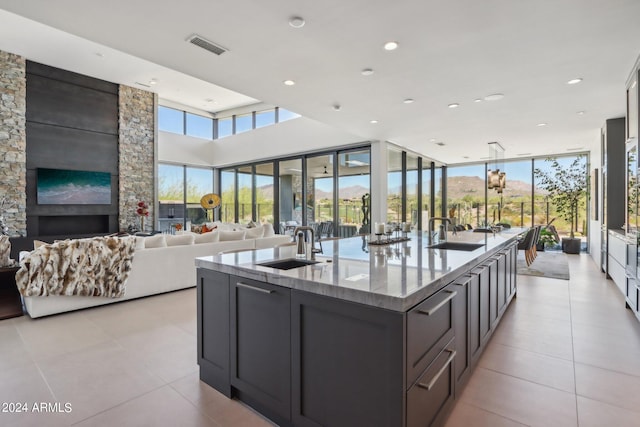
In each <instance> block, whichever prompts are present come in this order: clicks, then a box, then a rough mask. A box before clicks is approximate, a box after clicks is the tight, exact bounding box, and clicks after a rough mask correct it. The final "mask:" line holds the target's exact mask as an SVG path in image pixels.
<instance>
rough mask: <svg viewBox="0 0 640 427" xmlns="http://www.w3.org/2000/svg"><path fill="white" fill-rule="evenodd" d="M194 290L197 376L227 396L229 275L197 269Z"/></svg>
mask: <svg viewBox="0 0 640 427" xmlns="http://www.w3.org/2000/svg"><path fill="white" fill-rule="evenodd" d="M197 293H198V303H197V311H198V316H197V317H198V364H199V365H200V378H201V379H202V380H203V381H205V382H206V383H207V384H209V385H211V386H212V387H214V388H215V389H216V390H218V391H220V392H221V393H224V394H225V395H227V396H229V397H230V396H231V388H230V387H231V386H230V383H229V372H230V365H229V363H230V362H229V276H228V275H227V274H223V273H217V272H214V271H211V270H204V269H198V286H197Z"/></svg>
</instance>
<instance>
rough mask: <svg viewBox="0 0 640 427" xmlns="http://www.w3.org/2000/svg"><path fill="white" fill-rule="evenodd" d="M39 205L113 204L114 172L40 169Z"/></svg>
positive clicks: (38, 185)
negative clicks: (112, 186)
mask: <svg viewBox="0 0 640 427" xmlns="http://www.w3.org/2000/svg"><path fill="white" fill-rule="evenodd" d="M37 182H38V184H37V197H38V204H39V205H109V204H111V174H110V173H108V172H90V171H74V170H64V169H38V181H37Z"/></svg>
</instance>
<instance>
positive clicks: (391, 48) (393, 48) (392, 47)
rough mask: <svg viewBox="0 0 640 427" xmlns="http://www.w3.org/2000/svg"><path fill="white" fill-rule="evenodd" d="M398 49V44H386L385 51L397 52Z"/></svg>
mask: <svg viewBox="0 0 640 427" xmlns="http://www.w3.org/2000/svg"><path fill="white" fill-rule="evenodd" d="M397 48H398V42H386V43H385V44H384V50H396V49H397Z"/></svg>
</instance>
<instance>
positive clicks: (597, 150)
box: [589, 132, 624, 266]
mask: <svg viewBox="0 0 640 427" xmlns="http://www.w3.org/2000/svg"><path fill="white" fill-rule="evenodd" d="M601 151H602V150H601V147H600V132H598V133H597V134H596V135H594V142H593V143H592V144H591V153H590V157H589V160H590V163H591V164H590V167H589V176H591V175H592V174H593V173H594V170H595V169H598V175H599V176H598V189H597V194H598V207H597V209H598V220H597V221H594V220H591V218H593V213H592V212H589V254H590V255H591V258H593V261H594V262H595V263H596V265H598V266H599V265H600V246H601V244H602V239H601V236H600V223H601V221H602V218H600V214H601V213H602V191H603V189H602V182H601V178H602V169H601V164H602V152H601ZM622 191H624V189H622ZM591 192H592V193H593V192H594V189H593V188H592V189H591ZM589 203H591V201H589Z"/></svg>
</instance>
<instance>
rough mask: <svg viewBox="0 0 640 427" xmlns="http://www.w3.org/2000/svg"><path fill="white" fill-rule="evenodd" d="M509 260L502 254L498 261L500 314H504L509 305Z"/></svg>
mask: <svg viewBox="0 0 640 427" xmlns="http://www.w3.org/2000/svg"><path fill="white" fill-rule="evenodd" d="M506 262H507V258H506V255H505V254H504V253H501V254H500V256H499V257H498V259H497V268H498V314H500V313H502V312H503V311H504V309H505V307H506V304H507V269H506V267H507V264H506Z"/></svg>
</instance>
